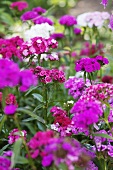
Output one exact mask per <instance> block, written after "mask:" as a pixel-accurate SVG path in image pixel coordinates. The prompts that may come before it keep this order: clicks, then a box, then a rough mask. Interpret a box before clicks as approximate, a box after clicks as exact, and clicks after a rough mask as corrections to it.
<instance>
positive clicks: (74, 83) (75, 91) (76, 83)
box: [64, 77, 90, 99]
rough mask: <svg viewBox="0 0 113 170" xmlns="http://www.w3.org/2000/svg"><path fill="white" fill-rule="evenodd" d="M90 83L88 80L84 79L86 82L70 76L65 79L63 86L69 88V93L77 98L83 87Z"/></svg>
mask: <svg viewBox="0 0 113 170" xmlns="http://www.w3.org/2000/svg"><path fill="white" fill-rule="evenodd" d="M89 85H90V81H89V80H88V79H86V83H85V81H84V79H83V78H76V77H71V78H69V79H68V80H67V81H65V84H64V86H65V88H67V89H69V95H71V96H73V98H74V99H78V98H79V97H80V96H81V95H82V93H83V91H84V90H85V88H86V87H87V86H89Z"/></svg>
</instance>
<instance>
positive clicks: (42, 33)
mask: <svg viewBox="0 0 113 170" xmlns="http://www.w3.org/2000/svg"><path fill="white" fill-rule="evenodd" d="M52 33H54V27H53V26H51V25H49V24H48V23H42V24H36V25H33V26H32V27H31V28H30V29H29V30H26V32H25V33H24V38H25V40H26V41H29V40H30V39H31V38H34V37H42V38H49V37H50V34H52Z"/></svg>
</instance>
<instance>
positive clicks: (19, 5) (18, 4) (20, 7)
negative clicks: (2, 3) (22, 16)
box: [10, 1, 28, 11]
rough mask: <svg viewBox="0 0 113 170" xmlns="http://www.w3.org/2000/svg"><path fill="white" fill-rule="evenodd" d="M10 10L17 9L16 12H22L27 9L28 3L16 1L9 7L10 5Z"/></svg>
mask: <svg viewBox="0 0 113 170" xmlns="http://www.w3.org/2000/svg"><path fill="white" fill-rule="evenodd" d="M10 8H12V9H16V8H17V9H18V11H23V10H24V9H26V8H28V3H27V2H25V1H16V2H13V3H12V4H11V5H10Z"/></svg>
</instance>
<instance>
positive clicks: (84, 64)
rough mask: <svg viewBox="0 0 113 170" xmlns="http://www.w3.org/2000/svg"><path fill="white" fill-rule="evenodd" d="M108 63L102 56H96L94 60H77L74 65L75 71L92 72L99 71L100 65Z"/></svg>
mask: <svg viewBox="0 0 113 170" xmlns="http://www.w3.org/2000/svg"><path fill="white" fill-rule="evenodd" d="M108 63H109V61H108V59H107V58H105V57H103V56H96V57H95V58H82V59H80V60H78V61H77V62H76V63H75V64H76V67H75V70H76V71H77V72H78V71H85V72H89V73H90V72H94V71H98V70H100V68H101V66H102V65H105V64H108Z"/></svg>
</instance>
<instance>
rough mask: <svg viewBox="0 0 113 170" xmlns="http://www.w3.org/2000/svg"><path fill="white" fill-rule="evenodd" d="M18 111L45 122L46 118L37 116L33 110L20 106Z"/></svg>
mask: <svg viewBox="0 0 113 170" xmlns="http://www.w3.org/2000/svg"><path fill="white" fill-rule="evenodd" d="M17 112H23V113H25V114H28V115H29V116H31V117H32V118H35V119H37V120H38V121H39V122H41V123H43V124H45V120H44V119H42V118H41V117H39V116H37V115H36V114H34V113H32V112H31V111H29V110H27V109H25V108H18V109H17Z"/></svg>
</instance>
